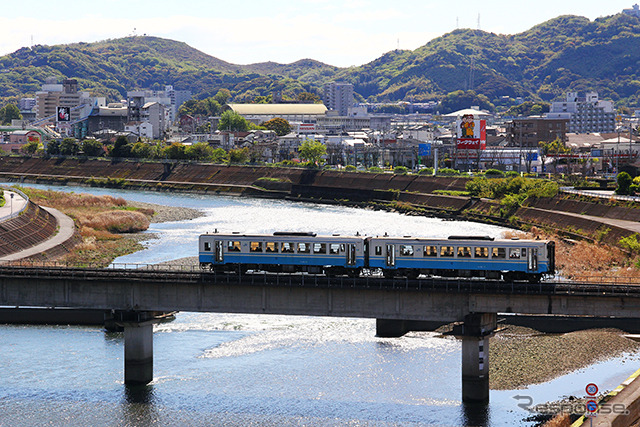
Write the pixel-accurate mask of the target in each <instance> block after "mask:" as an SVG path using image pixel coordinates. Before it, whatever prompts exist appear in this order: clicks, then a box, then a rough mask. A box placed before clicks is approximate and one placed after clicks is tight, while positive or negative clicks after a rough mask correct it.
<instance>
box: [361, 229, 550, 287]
mask: <svg viewBox="0 0 640 427" xmlns="http://www.w3.org/2000/svg"><path fill="white" fill-rule="evenodd" d="M554 245H555V243H554V242H552V241H544V240H519V239H509V240H507V239H493V238H490V237H483V236H480V237H478V236H451V237H449V238H448V239H425V238H413V237H409V236H405V237H389V236H383V237H373V238H371V240H370V241H369V268H371V269H376V268H378V269H381V270H382V271H383V272H384V274H385V276H387V277H393V276H394V275H402V276H406V277H410V278H416V277H418V275H420V274H427V275H437V276H448V277H487V278H492V279H504V280H529V281H532V282H536V281H539V280H540V279H541V278H542V276H543V275H545V274H553V273H554V271H555V246H554Z"/></svg>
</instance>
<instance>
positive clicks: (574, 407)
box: [511, 394, 629, 415]
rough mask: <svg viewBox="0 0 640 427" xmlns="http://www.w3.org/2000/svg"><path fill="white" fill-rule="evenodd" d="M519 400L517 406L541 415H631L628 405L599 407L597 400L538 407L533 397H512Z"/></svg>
mask: <svg viewBox="0 0 640 427" xmlns="http://www.w3.org/2000/svg"><path fill="white" fill-rule="evenodd" d="M511 397H512V398H513V399H515V400H517V401H518V403H517V406H518V407H519V408H521V409H524V410H525V411H527V412H529V413H532V414H540V415H559V414H568V415H583V414H589V413H590V414H593V413H597V414H602V415H607V414H618V415H629V410H628V409H627V405H625V404H623V403H608V402H604V403H602V404H600V405H599V406H598V404H597V403H596V402H595V400H591V399H589V400H585V399H582V400H580V399H576V400H575V401H568V402H567V401H562V402H550V403H541V404H538V405H534V404H533V397H531V396H527V395H520V394H518V395H516V396H511Z"/></svg>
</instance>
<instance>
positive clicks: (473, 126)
mask: <svg viewBox="0 0 640 427" xmlns="http://www.w3.org/2000/svg"><path fill="white" fill-rule="evenodd" d="M457 129H458V132H457V134H458V135H457V137H458V138H457V142H458V143H457V147H458V150H484V149H485V148H487V121H486V120H476V119H474V117H473V116H472V115H471V114H467V115H464V116H462V119H460V120H458V121H457Z"/></svg>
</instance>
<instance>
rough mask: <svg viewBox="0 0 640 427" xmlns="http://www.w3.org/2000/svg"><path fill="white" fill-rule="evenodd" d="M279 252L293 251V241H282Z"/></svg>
mask: <svg viewBox="0 0 640 427" xmlns="http://www.w3.org/2000/svg"><path fill="white" fill-rule="evenodd" d="M280 252H282V253H283V254H292V253H293V243H289V242H283V243H282V246H281V250H280Z"/></svg>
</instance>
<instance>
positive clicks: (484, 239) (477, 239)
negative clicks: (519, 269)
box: [372, 236, 549, 246]
mask: <svg viewBox="0 0 640 427" xmlns="http://www.w3.org/2000/svg"><path fill="white" fill-rule="evenodd" d="M372 240H383V241H393V242H407V243H409V242H415V243H421V244H427V243H431V242H432V243H434V244H449V245H460V244H469V245H476V246H477V245H481V244H487V245H491V244H492V243H499V244H502V245H507V246H511V245H512V246H518V244H522V243H523V242H524V243H526V244H532V243H535V242H537V243H547V242H549V240H535V239H518V238H513V239H496V238H493V237H489V236H449V237H417V236H375V237H373V238H372Z"/></svg>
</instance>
